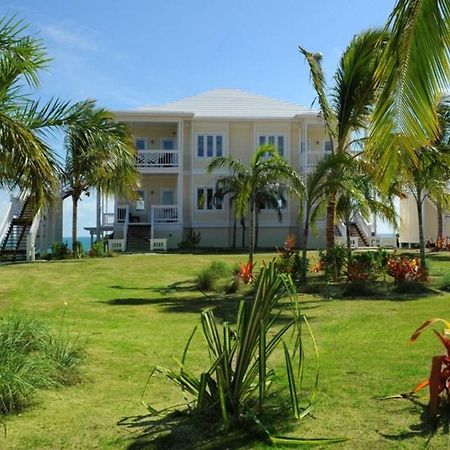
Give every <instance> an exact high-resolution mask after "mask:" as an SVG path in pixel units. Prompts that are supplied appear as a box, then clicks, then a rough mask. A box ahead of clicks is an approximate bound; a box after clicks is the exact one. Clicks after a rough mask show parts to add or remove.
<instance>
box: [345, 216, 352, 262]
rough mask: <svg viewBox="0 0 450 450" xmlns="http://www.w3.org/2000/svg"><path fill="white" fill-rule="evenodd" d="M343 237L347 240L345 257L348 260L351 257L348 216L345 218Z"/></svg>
mask: <svg viewBox="0 0 450 450" xmlns="http://www.w3.org/2000/svg"><path fill="white" fill-rule="evenodd" d="M345 237H346V240H347V258H348V260H349V261H350V260H351V259H352V243H351V236H350V217H346V218H345Z"/></svg>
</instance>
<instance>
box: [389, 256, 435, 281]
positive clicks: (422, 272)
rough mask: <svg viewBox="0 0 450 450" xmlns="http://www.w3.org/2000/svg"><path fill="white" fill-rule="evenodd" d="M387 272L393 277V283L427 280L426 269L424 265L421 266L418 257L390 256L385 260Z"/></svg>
mask: <svg viewBox="0 0 450 450" xmlns="http://www.w3.org/2000/svg"><path fill="white" fill-rule="evenodd" d="M387 273H388V274H389V275H390V276H391V277H392V278H394V281H395V284H401V283H404V282H420V283H426V282H428V281H429V278H428V271H427V270H426V268H425V267H422V265H421V263H420V259H419V258H408V257H407V256H400V257H394V256H392V257H391V258H389V259H388V261H387Z"/></svg>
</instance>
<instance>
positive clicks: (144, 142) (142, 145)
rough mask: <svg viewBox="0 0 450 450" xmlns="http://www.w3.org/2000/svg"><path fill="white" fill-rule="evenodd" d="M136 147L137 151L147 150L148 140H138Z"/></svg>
mask: <svg viewBox="0 0 450 450" xmlns="http://www.w3.org/2000/svg"><path fill="white" fill-rule="evenodd" d="M134 145H135V146H136V150H146V149H147V148H148V147H147V138H136V139H135V140H134Z"/></svg>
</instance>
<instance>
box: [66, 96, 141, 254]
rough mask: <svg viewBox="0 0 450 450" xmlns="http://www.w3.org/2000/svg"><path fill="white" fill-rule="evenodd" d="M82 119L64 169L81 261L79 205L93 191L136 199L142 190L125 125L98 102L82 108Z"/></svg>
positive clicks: (72, 132) (71, 133) (71, 131)
mask: <svg viewBox="0 0 450 450" xmlns="http://www.w3.org/2000/svg"><path fill="white" fill-rule="evenodd" d="M77 115H78V119H77V120H76V121H74V122H72V123H70V124H69V126H68V129H67V134H66V137H65V147H66V158H65V164H64V168H62V169H61V170H62V173H63V175H62V181H63V194H62V197H63V198H68V197H71V198H72V207H73V209H72V242H73V243H74V244H73V245H74V247H73V254H74V255H73V256H74V257H75V258H77V257H78V252H77V249H76V248H75V243H76V241H77V221H78V202H79V201H80V198H81V196H82V194H87V193H89V192H90V191H91V190H92V189H97V190H100V191H101V192H103V193H105V194H116V195H120V196H123V197H128V198H133V197H134V196H135V195H136V189H137V187H138V181H139V172H138V171H137V169H136V164H135V163H136V159H135V149H134V146H133V145H132V142H131V137H130V134H129V131H128V129H127V127H126V126H125V124H123V123H120V122H116V121H115V120H114V119H113V117H112V115H111V114H110V113H109V112H107V111H106V110H105V109H102V108H96V107H95V102H93V101H88V102H85V103H82V104H79V105H78V111H77Z"/></svg>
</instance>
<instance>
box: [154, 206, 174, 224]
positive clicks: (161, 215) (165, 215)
mask: <svg viewBox="0 0 450 450" xmlns="http://www.w3.org/2000/svg"><path fill="white" fill-rule="evenodd" d="M178 221H179V214H178V205H152V210H151V223H152V225H153V224H158V223H178Z"/></svg>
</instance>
